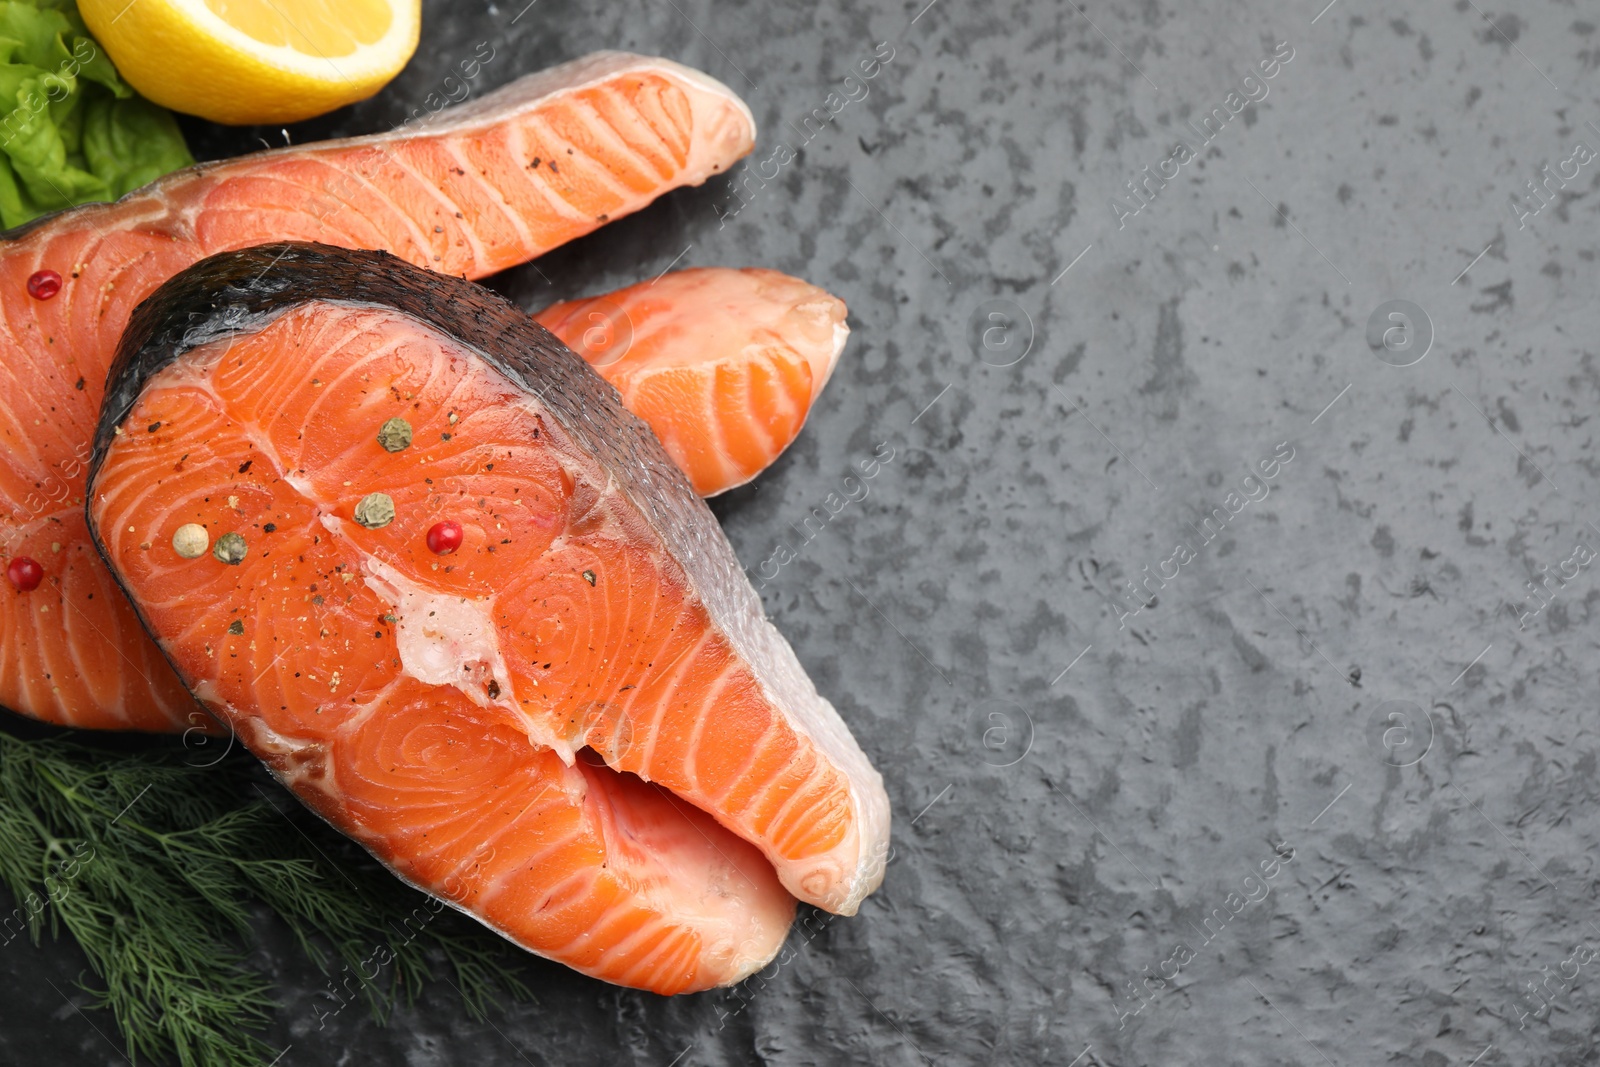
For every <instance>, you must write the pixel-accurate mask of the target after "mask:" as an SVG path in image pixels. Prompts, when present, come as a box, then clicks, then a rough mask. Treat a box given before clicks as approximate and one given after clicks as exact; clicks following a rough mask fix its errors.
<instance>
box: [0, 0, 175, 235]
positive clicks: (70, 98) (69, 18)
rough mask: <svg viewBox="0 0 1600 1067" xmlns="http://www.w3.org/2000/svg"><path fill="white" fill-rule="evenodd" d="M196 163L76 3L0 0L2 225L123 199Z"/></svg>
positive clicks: (169, 117) (172, 125) (68, 0)
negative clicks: (135, 88) (124, 74)
mask: <svg viewBox="0 0 1600 1067" xmlns="http://www.w3.org/2000/svg"><path fill="white" fill-rule="evenodd" d="M193 162H194V159H193V157H191V156H190V155H189V148H188V146H187V145H185V144H184V141H183V134H182V132H181V131H179V129H178V124H177V122H176V121H175V120H174V119H173V117H172V115H171V114H170V113H168V112H167V111H166V110H164V109H163V108H159V107H157V106H155V105H154V104H152V103H150V102H149V101H147V100H145V99H143V98H141V97H140V96H138V95H137V94H136V93H135V92H134V91H133V90H132V89H131V88H129V86H128V85H127V83H126V82H124V81H123V80H122V79H121V78H120V77H119V76H118V75H117V70H116V67H114V66H113V65H112V63H111V60H110V59H109V58H108V57H107V56H106V54H105V52H104V50H102V49H101V47H100V45H99V43H98V42H97V41H95V39H94V38H93V37H92V36H90V34H89V30H88V28H87V27H86V26H85V25H84V23H83V20H82V19H81V18H80V17H79V16H78V10H77V6H76V5H75V4H74V3H72V2H71V0H0V226H4V227H7V228H9V227H12V226H20V225H22V224H23V223H24V222H27V221H28V220H30V219H33V218H37V217H38V216H40V215H43V214H46V213H48V212H51V211H59V210H61V209H62V208H67V207H72V206H73V205H75V204H83V203H88V202H90V201H96V200H115V199H116V198H117V197H119V196H122V195H123V194H125V193H128V192H131V191H132V190H134V189H137V188H139V187H140V186H141V185H145V184H147V183H149V182H151V181H153V180H155V179H156V178H159V177H160V176H161V175H163V174H166V173H167V172H168V171H173V170H177V169H178V168H179V167H186V166H188V165H189V164H191V163H193Z"/></svg>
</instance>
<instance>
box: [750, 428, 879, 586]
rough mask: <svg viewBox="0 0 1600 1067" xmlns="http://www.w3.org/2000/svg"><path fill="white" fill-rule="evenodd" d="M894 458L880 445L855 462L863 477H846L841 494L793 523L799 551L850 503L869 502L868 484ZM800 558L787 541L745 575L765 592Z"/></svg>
mask: <svg viewBox="0 0 1600 1067" xmlns="http://www.w3.org/2000/svg"><path fill="white" fill-rule="evenodd" d="M885 449H888V454H887V455H885V454H884V450H885ZM894 457H895V450H894V447H893V446H892V445H890V444H889V442H887V441H882V442H879V444H878V445H877V446H876V447H875V448H874V449H873V450H872V455H871V456H868V457H867V458H866V459H860V460H856V462H855V470H858V471H860V472H861V477H859V478H857V477H856V476H855V474H847V475H845V476H844V479H843V480H842V481H841V482H840V483H839V491H838V492H830V493H829V494H828V495H827V496H825V497H823V498H822V504H821V506H819V507H814V508H812V509H811V510H810V511H808V512H807V513H806V517H805V518H804V519H801V520H800V525H799V526H796V525H795V524H794V523H792V522H791V523H790V524H789V528H790V529H791V530H793V531H794V532H795V533H796V534H798V535H799V536H800V538H801V540H800V541H799V542H797V543H798V544H799V546H800V548H802V549H803V548H805V546H806V545H808V544H810V543H811V542H812V541H814V540H816V537H817V535H818V534H820V533H821V532H822V531H823V530H824V529H826V528H827V525H828V523H830V522H832V521H833V519H834V516H836V515H838V514H839V513H840V512H841V511H843V510H844V509H845V508H846V507H847V506H848V505H849V504H850V502H851V501H860V500H865V499H867V497H868V495H870V494H871V492H872V490H871V489H870V488H869V487H868V485H867V482H869V481H871V480H872V479H873V478H876V477H877V476H878V473H879V471H881V470H882V469H883V467H884V466H885V465H887V464H888V463H890V462H892V461H893V460H894ZM841 494H842V495H841ZM799 558H800V552H799V550H798V549H795V548H791V547H790V545H789V542H788V541H785V540H780V541H779V542H778V544H777V547H776V548H774V549H773V551H772V554H771V555H770V556H768V557H767V558H766V559H764V560H762V561H761V563H760V565H759V566H757V568H756V571H757V573H756V574H751V573H750V570H749V569H748V568H746V569H745V574H747V575H749V577H750V580H751V582H752V584H754V585H755V587H756V588H757V589H758V590H759V589H764V588H766V585H767V583H768V582H769V581H771V580H772V579H774V578H776V577H777V576H778V572H779V571H781V570H782V569H783V568H784V567H786V566H788V565H789V564H790V563H793V562H794V561H795V560H797V559H799Z"/></svg>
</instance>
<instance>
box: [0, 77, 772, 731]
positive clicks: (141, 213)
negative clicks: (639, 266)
mask: <svg viewBox="0 0 1600 1067" xmlns="http://www.w3.org/2000/svg"><path fill="white" fill-rule="evenodd" d="M754 140H755V126H754V122H753V121H752V119H751V116H750V112H749V109H748V108H746V107H745V105H744V104H743V103H742V102H741V101H740V100H739V99H738V98H737V97H736V96H735V95H734V94H733V93H732V92H731V91H730V90H729V89H727V88H726V87H725V86H723V85H721V84H720V83H718V82H716V81H714V80H712V79H711V78H709V77H707V76H705V75H703V74H700V73H699V72H697V71H693V70H690V69H688V68H686V67H682V66H679V65H678V64H676V63H672V62H670V61H668V60H664V59H653V58H648V57H643V56H634V55H628V54H624V53H615V52H607V53H598V54H595V55H592V56H589V57H587V58H584V59H580V60H576V61H574V62H571V63H567V64H564V65H562V66H559V67H555V68H553V69H551V70H548V71H545V72H543V73H540V74H534V75H530V76H528V77H525V78H522V79H519V80H517V81H515V82H512V83H511V84H509V85H507V86H505V87H503V88H501V89H499V90H497V91H496V92H493V93H490V94H487V95H485V96H484V97H482V98H480V99H479V100H477V101H475V102H473V103H470V104H465V105H463V106H461V107H458V108H455V109H452V110H450V111H447V112H442V113H441V114H440V116H439V117H438V118H436V119H435V120H434V121H432V122H431V123H429V124H426V125H424V126H420V127H416V128H411V129H401V130H397V131H394V132H391V133H385V134H379V135H376V136H372V137H361V138H355V139H351V140H342V141H328V142H323V143H320V144H313V145H306V146H301V147H295V148H287V149H280V150H278V151H273V152H264V153H261V154H258V155H252V156H245V157H242V158H238V159H233V160H229V161H226V162H222V163H214V164H202V165H200V166H197V167H192V168H189V169H187V170H184V171H179V172H176V173H173V174H170V175H167V176H166V177H164V178H162V179H161V180H159V181H157V182H155V183H153V184H151V185H149V186H147V187H146V188H144V189H142V190H140V191H139V192H136V193H133V194H131V195H129V196H127V197H124V198H123V199H122V200H119V201H117V202H116V203H114V204H96V205H89V206H85V207H80V208H76V209H73V210H71V211H67V212H63V213H60V214H58V215H54V216H50V217H48V218H45V219H41V220H39V221H38V222H36V223H34V224H31V225H30V226H28V227H25V228H23V229H21V230H17V231H13V232H12V233H11V234H9V235H7V239H6V240H5V241H4V242H0V564H3V563H9V562H10V561H13V560H16V559H18V558H27V559H31V560H34V561H36V562H37V563H38V564H39V565H40V566H41V567H42V568H43V573H44V579H43V583H42V584H40V585H39V586H38V587H37V588H34V589H32V590H31V591H26V592H24V591H21V590H20V589H19V588H18V587H17V586H16V585H15V583H0V705H4V706H6V707H9V708H11V709H13V710H16V711H19V712H22V713H24V714H26V715H31V716H33V717H34V718H38V719H43V720H45V721H47V722H53V723H59V724H62V725H68V726H80V727H94V728H101V729H124V730H183V729H185V728H191V727H195V728H198V727H204V726H205V725H206V724H207V720H206V719H205V717H204V715H203V714H202V713H200V712H199V711H198V710H197V709H196V707H195V704H194V702H193V701H192V700H191V699H190V698H189V696H188V695H187V694H186V693H185V692H184V690H183V687H182V685H181V684H179V682H178V679H177V677H176V676H175V675H174V674H173V673H172V671H171V669H170V668H169V667H168V666H167V664H166V663H165V662H164V661H163V660H162V658H161V656H160V655H159V654H158V653H157V651H156V649H155V647H154V646H153V645H152V644H151V643H150V642H149V640H148V639H147V638H146V637H145V636H144V635H143V633H142V632H141V631H140V629H139V626H138V623H137V621H136V620H135V618H134V616H133V614H132V613H131V612H130V611H129V610H128V608H127V605H126V603H125V602H124V600H123V598H122V597H121V596H120V595H118V593H117V591H116V589H115V586H114V584H113V583H112V581H111V577H110V575H109V574H108V573H107V572H106V571H105V569H104V566H103V565H102V564H101V562H100V560H99V557H98V556H96V554H95V553H94V550H93V547H92V545H91V544H90V541H89V537H88V532H87V530H86V529H85V528H84V525H83V516H82V512H83V501H84V490H83V476H84V467H85V461H86V460H87V459H88V456H89V440H90V435H91V433H92V430H93V427H94V423H95V418H96V416H97V414H98V412H99V410H100V402H101V396H102V390H103V387H104V383H105V377H106V371H107V368H108V367H109V365H110V362H111V357H112V354H113V352H114V351H115V349H116V345H117V341H118V339H119V338H120V336H121V334H122V331H123V327H124V326H125V325H126V324H127V322H128V318H129V315H130V314H131V313H132V311H133V309H134V308H135V307H136V306H137V305H138V304H139V302H140V301H142V300H144V299H145V298H146V297H147V296H149V295H150V294H151V293H152V292H153V291H155V289H156V287H157V286H159V285H160V284H161V283H162V282H164V281H166V280H167V279H168V278H170V277H172V276H173V275H174V274H176V273H178V272H179V271H180V270H182V269H183V268H184V267H187V266H189V265H190V264H192V263H195V262H197V261H198V260H200V259H202V258H204V257H205V256H208V255H211V254H214V253H217V252H222V251H227V250H230V249H238V248H245V247H249V246H253V245H258V244H260V243H262V242H264V241H270V240H282V239H302V240H309V241H319V242H323V243H326V244H332V245H339V246H344V247H351V248H374V249H385V250H388V251H390V252H393V253H394V254H395V255H397V256H399V257H401V258H403V259H405V260H406V261H408V262H410V263H413V264H416V265H418V266H423V267H428V268H431V269H433V270H437V271H441V272H445V273H448V274H453V275H461V276H463V277H470V278H478V277H483V276H485V275H488V274H492V273H494V272H495V271H498V270H502V269H504V268H506V267H509V266H512V265H514V264H517V263H521V262H524V261H526V260H528V259H531V258H533V257H535V256H538V255H541V254H542V253H544V252H546V251H549V250H550V249H552V248H554V247H556V246H558V245H560V244H563V243H565V242H567V241H570V240H572V239H573V238H575V237H579V236H581V235H583V234H585V233H588V232H590V231H591V230H594V229H595V228H597V227H598V226H601V225H603V224H604V223H605V222H606V221H607V220H609V219H614V218H617V217H619V216H621V215H625V214H628V213H629V212H633V211H637V210H638V209H640V208H642V207H644V206H645V205H646V204H648V203H650V202H651V201H652V200H653V199H655V198H656V197H657V196H659V195H660V194H661V193H663V192H665V191H667V190H669V189H672V188H675V187H677V186H682V185H695V184H699V183H700V182H703V181H704V180H705V179H706V178H707V177H709V176H710V175H712V174H715V173H717V172H719V171H722V170H726V169H727V168H728V167H729V166H730V165H731V164H732V163H733V162H734V161H735V160H737V159H739V158H740V157H741V156H743V155H745V154H746V153H748V152H749V151H750V149H751V147H752V146H753V144H754ZM40 271H53V272H55V273H56V274H57V275H59V276H60V283H61V288H60V290H59V293H58V294H57V295H55V296H54V297H52V298H49V299H42V300H41V299H36V298H34V297H32V296H30V295H29V287H28V280H29V278H30V277H32V276H33V275H35V274H36V272H40Z"/></svg>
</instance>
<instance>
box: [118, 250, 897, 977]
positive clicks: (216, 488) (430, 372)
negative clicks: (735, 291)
mask: <svg viewBox="0 0 1600 1067" xmlns="http://www.w3.org/2000/svg"><path fill="white" fill-rule="evenodd" d="M392 420H404V423H405V425H404V427H403V432H402V428H401V427H399V426H398V424H397V423H396V422H394V421H392ZM88 517H89V523H90V527H91V530H92V532H93V535H94V537H95V540H96V543H97V545H98V547H99V549H100V551H101V552H102V553H103V555H104V557H105V559H106V561H107V562H108V563H109V564H110V567H111V570H112V571H113V572H114V573H115V575H116V577H117V580H118V581H119V582H120V583H121V584H122V586H123V587H124V589H125V590H126V591H127V594H128V596H129V598H130V600H131V601H132V603H133V604H134V605H135V607H136V609H137V611H138V613H139V615H140V616H141V617H142V619H143V621H144V622H145V624H146V625H147V626H148V627H149V629H150V631H151V633H153V634H155V635H156V636H157V639H158V641H159V644H160V647H161V650H162V651H163V652H164V653H165V654H166V655H167V656H168V657H169V658H170V660H171V661H172V663H173V665H174V666H175V667H176V668H177V671H178V673H179V674H180V675H181V676H182V678H183V680H184V681H185V683H186V684H187V685H188V686H189V688H190V689H191V690H192V691H193V692H194V694H195V695H196V696H197V697H198V698H199V699H200V700H201V701H202V702H203V703H204V705H205V706H206V707H207V708H208V709H209V710H210V711H211V713H212V714H214V715H216V716H217V717H218V718H219V719H221V720H222V721H224V722H226V723H227V724H228V725H229V726H230V727H231V728H232V729H234V730H235V731H236V732H237V734H238V736H239V738H240V740H242V741H243V743H244V744H245V745H246V746H247V747H248V748H249V749H250V750H251V751H252V752H254V753H255V754H256V755H258V756H259V757H261V758H262V759H263V760H264V761H265V762H266V764H267V765H268V766H269V767H270V768H271V769H272V771H273V772H274V773H275V774H276V775H277V776H278V778H279V779H280V780H281V781H282V782H283V783H284V784H285V785H287V786H288V787H289V788H290V789H291V790H293V791H294V792H295V793H296V794H297V795H298V796H299V797H300V798H301V799H302V800H304V801H305V802H306V803H307V804H308V805H309V806H311V807H312V808H313V809H314V810H316V811H317V812H319V813H320V814H321V815H322V816H323V817H324V818H326V819H327V820H328V821H329V822H330V823H332V824H333V825H334V826H336V827H338V828H339V829H340V830H342V831H344V832H345V833H347V834H349V835H350V836H351V837H353V838H354V839H356V840H357V841H359V842H361V843H362V844H363V845H364V846H365V847H367V848H368V849H369V850H371V852H372V853H373V854H374V855H375V856H377V857H378V858H379V859H380V860H382V861H383V862H384V863H386V864H388V865H389V866H390V867H391V868H392V869H394V870H395V871H396V872H397V873H399V874H400V875H401V876H402V877H404V878H405V879H407V880H408V881H410V882H412V883H413V884H414V885H417V886H418V887H420V888H422V889H424V890H427V891H429V892H432V893H435V894H437V895H439V896H441V897H443V898H444V899H446V900H449V901H450V902H451V903H454V904H456V905H457V906H458V907H461V908H463V909H464V910H466V911H468V912H469V913H470V914H473V915H475V916H477V917H478V918H480V919H482V920H483V921H484V922H486V923H488V924H489V925H490V926H492V927H493V928H494V929H496V930H498V931H500V932H501V933H503V934H505V935H506V936H507V937H510V938H511V939H513V940H515V941H516V942H517V943H519V944H521V945H523V946H525V947H527V948H529V949H531V950H533V951H535V952H538V953H540V954H542V955H546V956H549V957H550V958H552V959H556V960H560V961H562V962H564V963H568V964H571V965H572V966H574V967H576V968H578V969H580V970H582V971H584V972H585V973H588V974H591V975H594V976H596V977H600V978H604V979H606V980H608V981H613V982H619V983H622V984H628V985H639V986H643V987H645V988H650V989H655V990H658V991H661V992H676V991H682V990H688V989H698V988H705V987H707V986H710V985H716V984H721V983H726V982H733V981H738V980H739V979H740V978H742V977H744V976H745V975H747V974H749V973H751V972H752V971H753V970H754V969H756V968H759V967H760V966H761V965H762V964H763V963H764V962H765V961H766V960H767V959H769V958H770V957H771V955H772V954H773V953H775V952H776V951H777V949H778V947H779V946H780V945H781V943H782V940H783V937H784V931H785V929H786V927H787V924H788V921H789V915H790V914H791V911H790V909H791V908H792V900H791V897H790V894H792V895H793V896H796V897H799V898H800V899H801V900H804V901H807V902H809V903H812V904H815V905H817V906H819V907H822V908H826V909H828V910H830V911H835V912H839V913H843V914H853V913H854V912H855V911H856V909H857V908H858V906H859V905H860V903H861V900H862V899H863V898H864V897H865V896H866V895H867V894H868V893H870V892H871V891H872V890H873V889H874V888H876V887H877V885H878V884H879V883H880V882H881V880H882V877H883V870H884V864H885V861H886V854H887V846H888V833H889V807H888V800H887V796H886V795H885V793H884V789H883V784H882V780H881V778H880V777H879V776H878V774H877V772H876V771H875V770H873V768H872V766H871V765H870V763H869V762H868V761H867V758H866V756H865V755H864V754H863V753H862V751H861V749H860V747H859V746H858V745H857V744H856V742H855V740H854V738H853V737H852V736H851V735H850V732H849V729H848V728H847V727H846V726H845V724H844V722H843V721H842V720H841V719H840V717H839V715H838V713H837V712H836V711H835V710H834V708H833V706H832V705H831V704H829V703H828V702H827V701H826V700H825V699H824V698H823V697H822V696H820V695H819V694H818V693H817V690H816V688H815V686H814V685H813V684H812V683H811V681H810V679H809V678H807V677H806V674H805V672H804V670H803V669H802V668H801V666H800V664H799V661H798V660H797V659H796V658H795V655H794V652H793V651H792V650H791V649H790V648H789V646H788V644H787V643H786V642H785V641H784V640H783V638H782V636H781V635H780V634H779V633H778V631H777V630H776V629H775V628H774V627H773V626H772V624H771V623H770V622H769V621H768V620H767V619H766V617H765V615H764V613H763V612H762V609H761V603H760V600H759V598H758V597H757V596H756V593H755V591H754V589H753V588H752V587H751V586H750V584H749V581H748V580H747V579H746V578H745V576H744V574H743V572H742V570H741V568H740V566H739V563H738V560H737V558H736V557H735V556H734V553H733V550H732V547H731V546H730V545H729V544H728V542H727V539H726V538H725V537H724V536H723V534H722V531H721V528H720V527H719V526H718V524H717V522H716V520H715V518H714V517H713V516H712V514H711V512H710V510H709V509H708V508H707V507H706V505H705V503H704V501H703V500H702V499H701V498H700V497H699V496H698V495H697V494H696V493H695V492H694V490H693V488H692V487H691V486H690V485H689V482H688V480H687V478H686V477H685V475H684V474H683V473H682V471H680V470H679V469H678V468H677V467H676V466H675V465H674V464H673V463H672V461H671V460H670V458H669V457H668V456H667V454H666V452H665V450H664V449H663V447H662V445H661V443H660V441H659V440H658V439H657V438H656V436H655V435H654V434H653V433H652V432H651V430H650V429H649V428H648V426H646V425H645V424H644V423H643V422H641V421H640V420H639V419H638V418H636V417H635V416H633V415H632V414H630V413H629V412H628V411H627V410H626V409H625V408H624V407H623V406H622V405H621V403H620V402H619V400H618V396H617V393H616V391H615V390H614V389H612V388H611V387H610V386H608V385H606V384H605V382H604V381H603V380H602V379H601V378H600V377H599V376H598V375H597V374H596V373H595V372H594V371H593V369H592V368H590V367H589V366H588V365H587V364H585V363H584V362H583V361H582V360H581V359H579V358H578V357H577V356H576V355H574V354H573V353H571V352H570V351H569V350H567V349H566V348H565V347H564V346H563V345H562V344H561V343H560V342H559V341H558V340H556V339H555V338H554V337H553V336H552V335H550V334H549V333H548V332H546V331H545V330H544V329H543V328H542V327H540V326H538V325H536V324H535V323H534V322H533V321H532V320H531V319H529V318H528V317H527V316H526V315H525V314H523V313H522V312H520V311H519V310H518V309H516V308H514V307H512V306H511V305H509V304H507V303H505V302H504V301H503V300H501V299H500V298H499V297H497V296H495V295H493V294H491V293H489V292H487V291H486V290H482V289H480V288H478V287H476V286H473V285H471V284H470V283H467V282H463V281H460V280H458V279H454V278H443V277H438V276H434V275H428V274H426V273H425V272H422V271H418V270H416V269H414V268H411V267H408V266H405V265H404V264H402V263H401V262H400V261H399V260H397V259H395V258H393V257H389V256H384V255H382V254H377V253H364V252H349V251H340V250H334V249H329V248H324V247H321V246H312V245H286V246H268V247H264V248H260V249H253V250H249V251H245V252H237V253H229V254H226V255H222V256H218V257H214V258H212V259H209V260H207V261H205V262H203V263H201V264H198V265H197V266H195V267H193V268H191V269H190V270H188V271H185V272H184V273H183V274H181V275H179V276H178V277H177V278H175V279H173V280H172V281H171V282H170V283H168V284H167V285H165V286H163V287H162V289H161V290H159V291H158V292H157V293H156V295H155V296H154V297H152V298H151V300H150V301H149V302H148V303H147V304H145V305H144V306H143V307H141V308H140V310H139V312H138V313H137V315H136V316H135V318H134V321H133V322H132V323H131V324H130V326H129V329H128V333H127V335H126V337H125V338H124V341H123V346H122V349H121V352H120V354H119V356H118V359H117V363H116V365H115V366H114V367H113V369H112V373H111V379H110V384H109V387H108V395H107V401H106V406H105V410H104V412H103V413H102V417H101V421H100V425H99V428H98V431H97V436H96V444H95V453H94V457H93V459H92V460H91V472H90V501H89V506H88ZM444 524H454V525H455V527H456V533H455V534H453V535H452V537H453V538H454V539H455V540H452V541H450V543H452V544H458V547H455V548H454V550H453V551H448V552H441V551H440V546H441V544H443V543H444V542H441V541H436V540H434V538H435V536H436V535H438V534H439V531H440V529H441V528H445V529H448V527H447V526H445V525H444ZM197 532H198V535H199V536H200V537H201V538H202V539H203V541H204V545H205V546H209V548H208V549H207V548H203V547H202V548H197V547H196V545H197V544H198V543H199V542H194V543H190V542H189V541H186V540H185V538H193V537H195V536H197ZM446 547H448V546H446Z"/></svg>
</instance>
